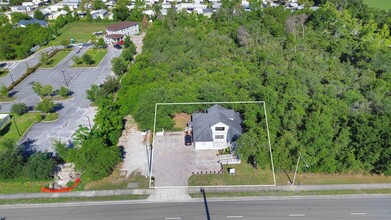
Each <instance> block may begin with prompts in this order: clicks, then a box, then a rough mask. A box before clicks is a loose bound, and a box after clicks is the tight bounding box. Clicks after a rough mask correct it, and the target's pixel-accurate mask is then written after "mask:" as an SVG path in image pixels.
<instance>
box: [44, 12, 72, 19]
mask: <svg viewBox="0 0 391 220" xmlns="http://www.w3.org/2000/svg"><path fill="white" fill-rule="evenodd" d="M67 14H68V12H67V11H64V10H61V11H56V12H53V13H52V14H51V15H49V17H48V19H49V20H56V19H57V18H58V17H60V16H61V15H62V16H65V15H67Z"/></svg>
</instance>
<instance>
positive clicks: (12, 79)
mask: <svg viewBox="0 0 391 220" xmlns="http://www.w3.org/2000/svg"><path fill="white" fill-rule="evenodd" d="M10 77H11V81H12V83H15V82H14V78H13V77H12V73H11V70H10Z"/></svg>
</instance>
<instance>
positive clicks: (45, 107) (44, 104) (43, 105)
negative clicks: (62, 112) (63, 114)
mask: <svg viewBox="0 0 391 220" xmlns="http://www.w3.org/2000/svg"><path fill="white" fill-rule="evenodd" d="M55 106H56V105H55V104H54V102H53V101H52V100H50V99H47V98H45V99H43V100H42V101H41V102H40V103H38V104H37V106H35V109H36V110H38V111H41V112H44V113H50V112H52V111H53V110H54V107H55Z"/></svg>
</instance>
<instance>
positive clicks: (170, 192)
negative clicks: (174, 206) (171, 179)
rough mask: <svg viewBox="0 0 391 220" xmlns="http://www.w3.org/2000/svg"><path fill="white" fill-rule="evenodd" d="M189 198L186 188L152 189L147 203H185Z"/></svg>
mask: <svg viewBox="0 0 391 220" xmlns="http://www.w3.org/2000/svg"><path fill="white" fill-rule="evenodd" d="M190 199H191V197H190V195H189V194H188V192H187V188H166V189H154V191H153V193H152V194H151V195H150V196H149V198H148V200H149V201H167V202H171V201H186V200H190Z"/></svg>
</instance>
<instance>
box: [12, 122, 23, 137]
mask: <svg viewBox="0 0 391 220" xmlns="http://www.w3.org/2000/svg"><path fill="white" fill-rule="evenodd" d="M12 121H13V122H14V124H15V128H16V130H17V131H18V134H19V137H20V136H21V135H20V131H19V128H18V125H17V124H16V122H15V118H12Z"/></svg>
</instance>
